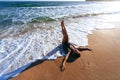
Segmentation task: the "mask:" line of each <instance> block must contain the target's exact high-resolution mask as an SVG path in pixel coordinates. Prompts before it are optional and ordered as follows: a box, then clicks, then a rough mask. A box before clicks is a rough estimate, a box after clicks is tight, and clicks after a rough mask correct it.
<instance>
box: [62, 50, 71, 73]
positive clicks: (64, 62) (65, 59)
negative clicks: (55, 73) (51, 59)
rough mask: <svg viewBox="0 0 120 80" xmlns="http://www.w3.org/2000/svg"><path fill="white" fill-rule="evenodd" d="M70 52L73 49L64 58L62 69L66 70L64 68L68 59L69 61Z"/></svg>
mask: <svg viewBox="0 0 120 80" xmlns="http://www.w3.org/2000/svg"><path fill="white" fill-rule="evenodd" d="M70 53H71V50H69V51H68V53H67V55H66V56H65V58H64V60H63V62H62V65H61V71H64V70H65V64H66V61H67V59H68V57H69V55H70Z"/></svg>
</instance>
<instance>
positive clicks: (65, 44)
mask: <svg viewBox="0 0 120 80" xmlns="http://www.w3.org/2000/svg"><path fill="white" fill-rule="evenodd" d="M63 50H64V53H65V54H67V53H68V51H69V50H70V43H69V42H65V43H64V44H63Z"/></svg>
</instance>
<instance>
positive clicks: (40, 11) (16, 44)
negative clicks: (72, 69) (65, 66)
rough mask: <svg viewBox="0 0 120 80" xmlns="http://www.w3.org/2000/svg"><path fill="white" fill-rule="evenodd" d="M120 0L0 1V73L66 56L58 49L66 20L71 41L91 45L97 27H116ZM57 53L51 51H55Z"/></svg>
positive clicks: (119, 19)
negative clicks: (97, 0)
mask: <svg viewBox="0 0 120 80" xmlns="http://www.w3.org/2000/svg"><path fill="white" fill-rule="evenodd" d="M119 4H120V2H119V1H117V2H22V3H21V2H0V76H1V75H3V74H8V73H10V72H12V71H14V70H17V69H18V68H21V67H22V66H24V65H27V64H28V63H32V62H34V61H36V60H37V59H56V58H57V57H60V56H63V54H61V52H60V51H59V50H58V48H57V51H56V52H55V51H54V49H56V47H58V46H60V44H61V41H62V33H61V27H60V22H61V20H63V19H64V20H65V26H66V28H67V31H68V35H69V38H70V42H71V43H74V44H76V45H79V46H86V45H88V38H87V35H88V34H92V30H95V29H111V28H115V25H114V24H113V23H119V22H120V6H119ZM52 50H53V52H55V53H54V54H53V53H52V54H51V51H52Z"/></svg>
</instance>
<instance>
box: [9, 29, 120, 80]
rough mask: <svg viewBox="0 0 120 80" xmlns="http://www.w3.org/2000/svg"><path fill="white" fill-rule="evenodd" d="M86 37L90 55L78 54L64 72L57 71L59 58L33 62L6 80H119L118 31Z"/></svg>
mask: <svg viewBox="0 0 120 80" xmlns="http://www.w3.org/2000/svg"><path fill="white" fill-rule="evenodd" d="M88 38H89V39H88V40H89V45H88V47H89V48H91V49H92V52H89V51H83V52H81V56H80V57H79V58H78V59H76V60H75V61H74V62H72V63H67V64H66V70H65V71H63V72H61V71H60V64H61V62H62V59H63V57H61V58H58V59H56V60H50V61H48V60H45V61H37V62H36V63H34V65H35V66H31V67H30V68H28V69H27V70H25V71H23V72H22V73H20V74H19V75H18V76H16V77H15V78H12V79H10V80H120V29H118V28H117V29H108V30H95V31H93V34H92V35H89V36H88Z"/></svg>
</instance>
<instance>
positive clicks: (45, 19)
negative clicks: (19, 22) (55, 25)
mask: <svg viewBox="0 0 120 80" xmlns="http://www.w3.org/2000/svg"><path fill="white" fill-rule="evenodd" d="M50 21H55V19H52V18H50V17H36V18H33V19H32V20H31V21H30V23H40V22H50Z"/></svg>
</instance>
